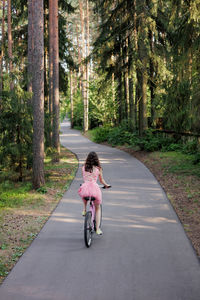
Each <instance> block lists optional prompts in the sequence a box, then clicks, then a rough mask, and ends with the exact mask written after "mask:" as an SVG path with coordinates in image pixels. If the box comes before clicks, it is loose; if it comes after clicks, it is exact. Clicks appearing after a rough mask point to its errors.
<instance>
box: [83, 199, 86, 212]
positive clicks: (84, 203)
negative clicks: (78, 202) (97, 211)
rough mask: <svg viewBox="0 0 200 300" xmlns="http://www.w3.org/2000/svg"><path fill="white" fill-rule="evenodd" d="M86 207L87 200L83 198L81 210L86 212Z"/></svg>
mask: <svg viewBox="0 0 200 300" xmlns="http://www.w3.org/2000/svg"><path fill="white" fill-rule="evenodd" d="M86 209H87V201H85V200H83V211H85V212H86Z"/></svg>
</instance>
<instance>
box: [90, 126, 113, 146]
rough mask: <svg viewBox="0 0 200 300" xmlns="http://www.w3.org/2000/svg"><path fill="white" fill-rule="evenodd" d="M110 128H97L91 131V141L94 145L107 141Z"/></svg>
mask: <svg viewBox="0 0 200 300" xmlns="http://www.w3.org/2000/svg"><path fill="white" fill-rule="evenodd" d="M109 131H110V128H109V127H98V128H95V129H93V130H92V139H93V141H94V142H95V143H102V142H105V141H107V140H108V135H109Z"/></svg>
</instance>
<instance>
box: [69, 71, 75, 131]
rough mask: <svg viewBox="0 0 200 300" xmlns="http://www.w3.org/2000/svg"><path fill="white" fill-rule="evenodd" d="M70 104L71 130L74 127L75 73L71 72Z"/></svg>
mask: <svg viewBox="0 0 200 300" xmlns="http://www.w3.org/2000/svg"><path fill="white" fill-rule="evenodd" d="M70 102H71V128H73V127H74V81H73V72H72V70H70Z"/></svg>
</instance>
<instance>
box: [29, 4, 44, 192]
mask: <svg viewBox="0 0 200 300" xmlns="http://www.w3.org/2000/svg"><path fill="white" fill-rule="evenodd" d="M32 11H33V19H32V21H33V44H34V49H33V65H32V72H33V81H32V82H33V83H32V89H33V187H34V188H35V189H37V188H39V187H40V186H41V185H43V184H44V182H45V180H44V20H43V14H44V10H43V0H40V1H33V2H32Z"/></svg>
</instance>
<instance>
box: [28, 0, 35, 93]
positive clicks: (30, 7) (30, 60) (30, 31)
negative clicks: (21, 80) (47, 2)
mask: <svg viewBox="0 0 200 300" xmlns="http://www.w3.org/2000/svg"><path fill="white" fill-rule="evenodd" d="M32 1H33V0H28V68H27V69H28V87H27V90H28V92H30V93H32V67H33V50H34V44H33V4H32Z"/></svg>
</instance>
